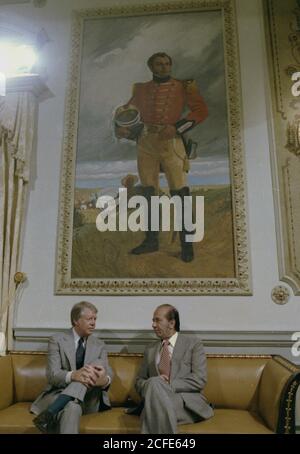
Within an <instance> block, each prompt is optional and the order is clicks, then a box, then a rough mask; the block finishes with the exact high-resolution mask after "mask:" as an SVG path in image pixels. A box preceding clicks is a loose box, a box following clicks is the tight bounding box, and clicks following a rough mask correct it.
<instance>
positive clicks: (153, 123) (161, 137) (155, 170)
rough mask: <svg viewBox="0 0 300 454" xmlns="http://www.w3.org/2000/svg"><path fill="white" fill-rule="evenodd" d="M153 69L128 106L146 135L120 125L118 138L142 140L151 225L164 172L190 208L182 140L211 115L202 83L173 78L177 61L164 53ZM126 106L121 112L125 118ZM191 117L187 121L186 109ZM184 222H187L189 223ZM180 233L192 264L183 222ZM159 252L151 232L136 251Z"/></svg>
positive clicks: (151, 64)
mask: <svg viewBox="0 0 300 454" xmlns="http://www.w3.org/2000/svg"><path fill="white" fill-rule="evenodd" d="M147 65H148V67H149V69H150V71H151V72H152V76H153V77H152V80H151V81H149V82H145V83H136V84H134V86H133V94H132V97H131V99H130V100H129V101H128V103H127V106H128V107H131V106H134V107H135V108H137V110H138V111H139V113H140V115H141V120H142V123H143V129H140V130H139V131H138V133H137V134H136V135H134V134H133V133H132V129H131V128H130V127H129V126H123V125H120V123H118V122H116V125H115V131H116V136H117V137H118V138H128V139H130V138H132V139H134V140H137V148H138V153H137V164H138V173H139V178H140V181H141V184H142V193H143V195H144V197H145V198H146V199H147V201H148V223H149V224H150V223H151V222H150V220H151V205H150V203H151V196H153V195H155V194H158V193H159V173H160V171H163V172H164V174H165V176H166V179H167V182H168V186H169V191H170V195H171V196H174V195H177V196H179V197H180V198H181V200H182V206H184V200H187V199H184V197H185V196H189V195H190V189H189V187H188V186H187V182H186V180H187V178H186V174H187V171H188V169H189V161H188V156H187V153H186V149H185V143H184V140H183V138H182V134H183V133H185V132H187V131H188V130H190V129H192V128H193V127H194V126H196V125H197V124H198V123H201V122H202V121H204V120H205V119H206V117H207V115H208V109H207V106H206V104H205V101H204V99H203V98H202V96H201V95H200V93H199V91H198V88H197V84H196V81H195V80H193V79H189V80H178V79H175V78H173V77H172V76H171V70H172V58H171V57H170V56H169V55H167V54H166V53H164V52H157V53H155V54H153V55H151V56H150V58H149V59H148V61H147ZM127 106H126V105H125V106H121V108H120V109H118V110H117V111H116V118H118V113H119V112H120V111H121V113H122V112H124V108H126V107H127ZM185 107H187V108H188V112H187V114H186V115H185V116H184V117H182V114H183V111H184V108H185ZM183 218H184V216H182V221H183ZM182 223H183V225H182V230H181V231H180V243H181V259H182V260H183V261H184V262H190V261H192V260H193V258H194V252H193V245H192V243H191V242H188V241H186V231H185V228H184V222H182ZM158 250H159V232H158V231H152V230H151V229H148V231H146V238H145V239H144V241H143V242H142V243H141V244H140V245H139V246H137V247H135V248H133V249H132V250H131V253H132V254H135V255H140V254H146V253H151V252H155V251H158Z"/></svg>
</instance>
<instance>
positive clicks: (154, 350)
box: [149, 341, 161, 376]
mask: <svg viewBox="0 0 300 454" xmlns="http://www.w3.org/2000/svg"><path fill="white" fill-rule="evenodd" d="M160 346H161V342H160V341H159V342H156V343H155V344H154V345H153V348H152V349H151V356H150V358H149V365H150V367H151V369H152V371H151V370H150V376H152V374H154V372H156V375H159V370H158V368H157V362H156V359H157V355H158V353H159V350H160Z"/></svg>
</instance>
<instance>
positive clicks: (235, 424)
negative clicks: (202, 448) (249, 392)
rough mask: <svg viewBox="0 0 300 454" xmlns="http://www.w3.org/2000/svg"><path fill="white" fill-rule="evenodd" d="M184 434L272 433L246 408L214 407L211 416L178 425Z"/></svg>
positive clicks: (180, 431)
mask: <svg viewBox="0 0 300 454" xmlns="http://www.w3.org/2000/svg"><path fill="white" fill-rule="evenodd" d="M179 433H186V434H198V433H199V434H272V433H273V432H272V431H271V430H269V429H268V428H267V427H266V426H265V424H264V422H263V420H262V419H261V418H260V417H259V416H258V415H257V414H255V413H251V412H249V411H246V410H225V409H216V410H215V414H214V416H213V417H212V418H210V419H207V420H206V421H201V422H198V423H194V424H183V425H182V426H179Z"/></svg>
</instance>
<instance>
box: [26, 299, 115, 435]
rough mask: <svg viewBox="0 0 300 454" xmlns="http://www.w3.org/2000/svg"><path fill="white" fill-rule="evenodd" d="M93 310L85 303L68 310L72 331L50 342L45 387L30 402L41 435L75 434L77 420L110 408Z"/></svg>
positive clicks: (104, 361) (107, 374) (108, 378)
mask: <svg viewBox="0 0 300 454" xmlns="http://www.w3.org/2000/svg"><path fill="white" fill-rule="evenodd" d="M97 312H98V311H97V308H96V307H95V306H94V305H93V304H91V303H88V302H86V301H82V302H80V303H77V304H75V306H73V308H72V310H71V323H72V326H73V328H72V329H70V330H69V331H67V332H64V333H60V334H57V335H55V336H53V337H51V338H50V340H49V348H48V365H47V379H48V386H47V388H46V389H45V391H44V392H42V394H40V396H39V397H38V398H37V399H36V400H35V401H34V402H33V404H32V406H31V409H30V411H31V412H32V413H34V414H36V415H38V416H37V417H36V418H35V419H34V420H33V422H34V424H35V425H36V426H37V427H38V429H39V430H40V431H41V432H45V433H49V432H50V433H51V432H57V431H59V433H62V434H76V433H78V432H79V423H80V417H81V415H82V414H83V413H84V414H86V413H94V412H97V411H101V410H107V409H109V408H110V403H109V399H108V395H107V390H108V388H109V386H110V383H111V380H112V371H111V369H110V367H109V365H108V360H107V353H106V349H105V344H104V342H102V341H101V340H100V339H98V338H97V337H95V336H93V335H92V333H93V331H94V329H95V326H96V318H97Z"/></svg>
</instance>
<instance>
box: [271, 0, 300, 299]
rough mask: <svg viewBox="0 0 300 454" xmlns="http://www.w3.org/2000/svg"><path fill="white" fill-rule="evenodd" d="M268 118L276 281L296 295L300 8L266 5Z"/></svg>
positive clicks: (299, 264)
mask: <svg viewBox="0 0 300 454" xmlns="http://www.w3.org/2000/svg"><path fill="white" fill-rule="evenodd" d="M264 6H265V23H266V38H267V44H268V56H269V65H268V67H269V70H270V88H271V95H272V115H269V118H270V132H271V134H270V142H271V143H272V147H271V165H272V178H273V194H274V203H275V218H276V235H277V247H278V262H279V276H280V280H281V281H284V282H287V283H288V284H289V285H290V286H291V287H292V289H293V291H294V293H295V295H300V240H299V238H300V237H299V234H298V232H299V230H300V202H299V201H300V197H299V193H300V179H299V172H300V143H299V126H300V123H299V114H298V112H299V94H298V93H297V90H293V89H292V87H293V85H294V84H295V82H294V81H296V80H298V79H295V78H294V76H295V75H297V74H299V71H300V53H299V41H300V3H299V1H297V2H296V1H295V0H285V1H282V0H264Z"/></svg>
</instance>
